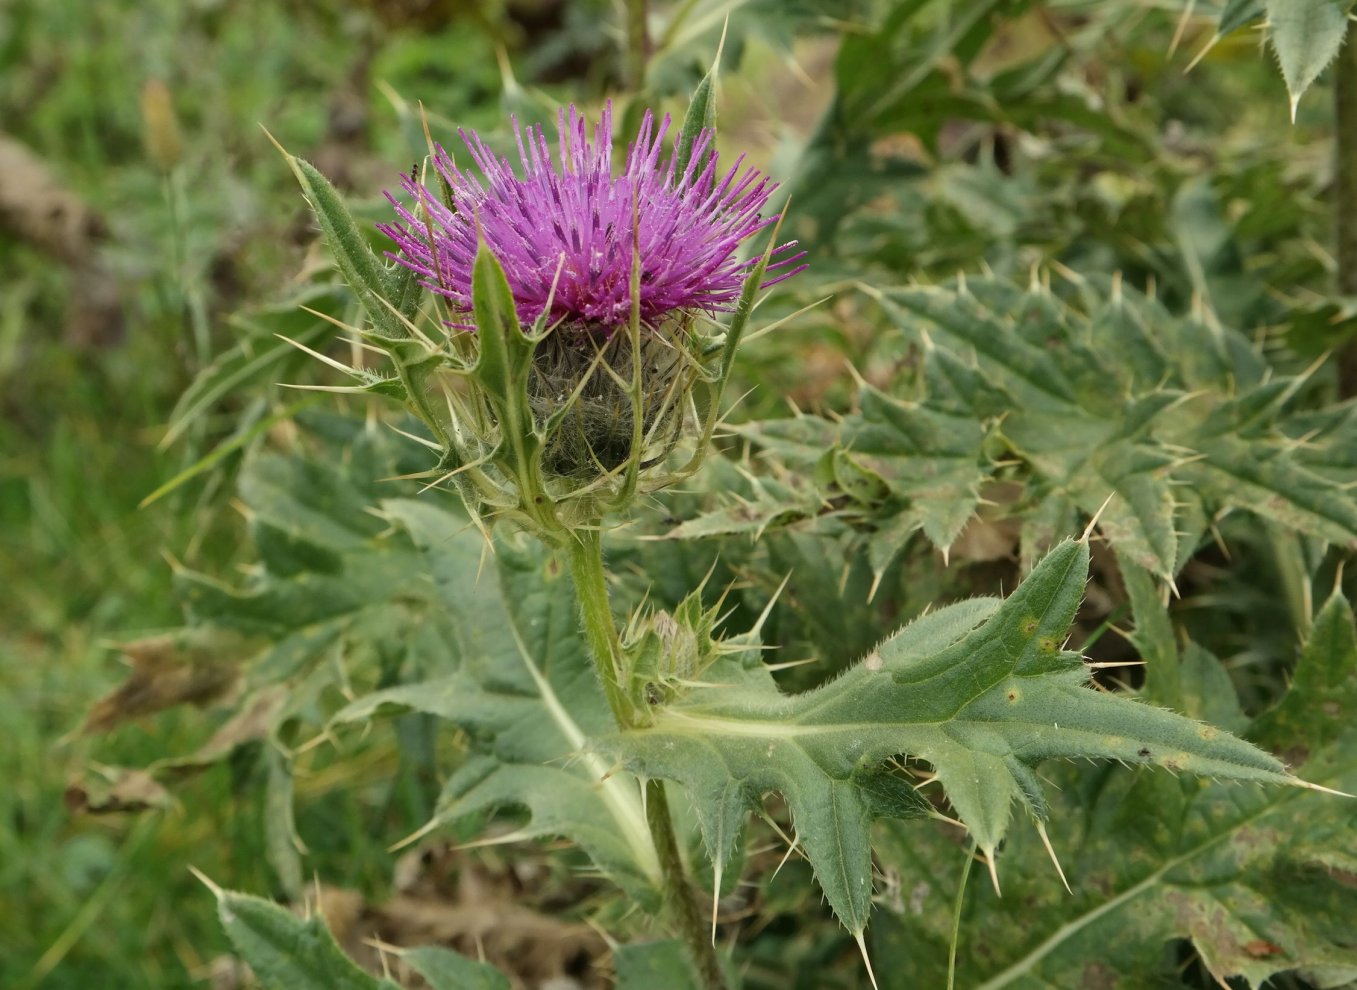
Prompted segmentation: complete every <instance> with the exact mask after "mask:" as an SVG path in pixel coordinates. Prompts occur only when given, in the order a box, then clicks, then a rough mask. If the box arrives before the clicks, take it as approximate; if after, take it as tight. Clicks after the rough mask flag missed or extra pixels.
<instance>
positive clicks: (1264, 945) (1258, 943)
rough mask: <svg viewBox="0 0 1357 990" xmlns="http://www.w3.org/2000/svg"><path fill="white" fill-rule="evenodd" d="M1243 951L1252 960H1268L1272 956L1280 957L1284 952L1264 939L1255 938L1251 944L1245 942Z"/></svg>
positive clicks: (1278, 946)
mask: <svg viewBox="0 0 1357 990" xmlns="http://www.w3.org/2000/svg"><path fill="white" fill-rule="evenodd" d="M1243 949H1244V952H1245V954H1246V955H1248V956H1251V957H1252V958H1254V959H1268V958H1270V957H1272V956H1277V955H1281V954H1282V952H1283V951H1284V950H1283V949H1282V947H1281V946H1280V945H1274V944H1273V943H1272V942H1269V941H1268V940H1267V939H1265V938H1256V939H1254V940H1253V941H1252V942H1245V943H1244V946H1243Z"/></svg>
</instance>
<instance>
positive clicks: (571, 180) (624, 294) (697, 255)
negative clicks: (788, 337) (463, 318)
mask: <svg viewBox="0 0 1357 990" xmlns="http://www.w3.org/2000/svg"><path fill="white" fill-rule="evenodd" d="M670 128H671V121H670V118H669V117H668V116H665V117H664V119H663V120H661V121H660V123H659V125H658V126H656V124H655V118H654V115H653V114H652V113H651V112H650V111H647V112H646V114H645V116H644V117H643V118H642V120H641V127H640V131H639V133H638V134H637V136H636V140H635V141H634V142H633V143H632V144H631V146H630V149H629V151H628V153H627V159H626V164H625V166H624V168H623V169H622V172H621V173H620V174H619V175H614V174H613V167H612V147H613V119H612V106H611V104H609V105H607V106H606V107H605V108H604V110H603V113H602V116H601V117H600V119H599V122H598V124H597V126H596V127H595V128H594V131H593V137H592V140H591V139H590V136H589V133H588V130H587V128H586V125H585V120H584V117H583V116H582V115H581V114H580V113H579V111H577V110H576V109H575V108H574V107H573V106H572V107H570V108H569V110H562V111H561V112H560V115H559V117H558V119H557V142H556V143H557V156H556V158H555V159H553V157H552V153H551V148H550V146H549V144H548V142H547V138H546V134H545V132H544V130H543V128H542V127H541V126H540V125H539V126H537V127H528V128H526V129H524V128H521V127H520V126H519V124H518V122H517V121H516V120H515V121H514V134H515V137H516V139H517V144H518V157H519V162H520V164H521V167H522V175H521V176H520V175H519V174H517V173H516V172H515V171H514V168H513V166H512V165H511V164H510V161H509V159H508V158H502V157H497V156H496V155H495V154H494V152H492V151H491V150H490V149H489V148H488V147H487V146H486V144H485V142H484V141H482V140H481V138H480V137H479V136H478V135H477V134H476V133H474V132H468V131H459V132H458V133H459V134H460V136H461V138H462V140H463V142H464V143H465V144H466V146H467V149H468V150H469V151H470V153H471V158H472V160H473V161H474V162H475V165H476V169H477V170H478V171H479V175H477V174H473V173H472V172H471V171H467V170H463V169H462V168H459V167H458V166H457V164H456V163H455V162H454V160H453V158H452V156H451V155H449V154H448V153H447V152H446V151H444V150H443V148H442V147H438V148H437V149H436V153H435V155H434V157H433V164H434V168H435V170H436V171H437V174H438V177H439V178H440V179H441V183H440V184H441V185H443V186H444V187H445V190H446V191H450V192H451V203H449V202H446V200H445V196H444V195H440V194H438V193H436V192H434V191H432V190H430V189H429V188H427V187H426V186H424V185H422V184H420V183H418V182H416V181H414V180H413V179H412V178H406V179H405V180H404V181H403V183H402V185H403V186H404V188H405V191H406V192H407V193H409V194H410V195H412V196H413V197H414V198H415V201H416V204H417V206H416V208H415V209H411V208H408V207H406V206H404V205H402V204H401V203H400V202H399V201H398V200H397V199H396V197H394V196H392V195H390V194H389V193H388V198H389V199H390V200H391V202H392V204H393V205H394V206H395V209H396V213H397V215H398V216H399V217H400V219H401V221H402V222H401V223H394V224H386V225H382V226H381V227H380V229H381V230H382V231H383V232H385V233H386V234H387V235H388V236H390V237H391V239H392V240H393V241H395V243H396V244H397V246H398V247H399V248H400V251H399V253H397V254H393V255H392V257H393V258H395V260H396V261H398V262H400V263H401V264H403V265H406V266H407V267H409V268H411V269H412V270H414V271H415V272H416V273H418V274H419V276H420V277H421V279H422V281H423V282H424V284H425V286H427V287H428V288H429V289H430V290H432V291H433V292H436V293H439V294H440V295H442V296H444V297H446V298H447V299H449V300H450V301H451V302H452V304H453V305H454V307H455V308H456V309H458V310H461V311H463V312H466V311H468V310H469V309H470V307H471V273H472V265H473V263H474V261H475V257H476V250H477V247H478V243H479V240H480V239H481V238H483V239H484V241H485V244H486V245H487V247H489V248H490V250H491V251H492V252H493V253H494V254H495V256H496V257H497V258H498V259H499V262H500V264H501V265H502V266H503V268H504V273H505V276H506V277H507V279H508V282H509V287H510V289H511V290H512V292H513V297H514V303H515V305H516V307H517V310H518V316H519V319H520V320H521V321H522V322H523V323H524V324H531V323H533V322H534V321H535V320H537V319H538V318H539V317H540V316H542V315H543V314H545V315H546V317H547V320H546V322H547V323H548V324H556V323H563V324H566V325H574V326H577V327H579V328H581V329H584V328H588V329H591V330H596V331H602V332H603V334H605V335H611V333H612V332H613V331H614V330H616V329H617V328H618V327H621V326H625V325H626V324H627V323H628V321H629V320H630V318H631V312H632V298H631V277H632V270H633V268H632V266H633V258H634V257H635V258H636V259H637V260H638V262H639V266H640V273H639V276H640V277H639V283H640V291H639V296H640V299H639V307H638V308H639V310H640V318H641V322H642V323H643V324H644V325H647V326H652V327H653V326H655V325H657V324H658V323H660V322H661V321H663V320H665V319H666V318H667V317H670V316H671V315H675V314H682V313H685V312H695V311H702V312H706V313H709V314H710V313H716V312H720V311H722V310H728V309H730V308H731V306H732V305H733V304H734V302H735V300H736V299H738V298H739V295H740V291H741V289H742V288H743V285H744V280H745V278H746V276H748V275H749V273H750V271H751V269H752V268H753V267H754V266H755V265H756V263H757V262H756V261H749V260H741V258H740V257H739V254H738V252H739V248H740V245H741V244H742V243H743V242H744V241H745V240H747V239H748V238H750V237H752V236H753V235H754V234H756V233H758V232H759V231H761V230H764V229H765V228H767V227H769V226H770V225H772V224H774V223H776V222H777V220H778V219H779V217H778V216H777V215H772V216H764V215H763V212H762V211H763V209H764V207H765V206H766V205H767V203H768V199H769V197H770V196H771V195H772V194H773V191H774V190H775V189H776V188H777V186H776V184H775V183H774V182H773V181H772V180H770V179H769V178H768V177H767V176H764V175H762V174H761V173H760V172H759V171H757V170H756V169H753V168H748V167H745V163H744V156H740V157H739V158H738V159H736V161H735V163H734V165H732V166H731V168H730V169H728V170H726V171H725V173H724V174H722V172H721V170H720V167H719V164H718V156H717V154H716V152H715V151H714V150H713V148H712V141H713V134H712V133H711V132H710V131H703V132H701V133H700V134H699V135H698V136H697V137H696V139H695V140H694V141H693V144H692V154H691V156H690V157H689V159H688V162H687V164H686V165H685V166H684V167H683V168H681V169H680V168H679V165H678V158H677V156H676V155H673V154H670V155H668V156H666V155H665V153H664V145H665V138H666V137H667V136H668V135H669V131H670ZM676 143H677V142H676ZM441 191H442V190H440V192H441ZM795 247H796V243H795V242H794V241H793V242H789V243H787V244H783V245H781V246H779V247H778V248H776V249H775V251H774V255H773V258H772V260H771V261H770V263H769V266H768V273H769V277H768V278H767V280H766V281H765V283H764V284H765V285H771V284H773V283H776V282H779V281H782V280H783V279H785V278H789V277H791V276H792V275H794V274H796V273H797V272H799V271H801V270H802V269H803V268H804V267H805V266H804V265H803V264H800V262H801V259H802V258H803V257H804V254H803V253H796V252H795V251H794V249H795Z"/></svg>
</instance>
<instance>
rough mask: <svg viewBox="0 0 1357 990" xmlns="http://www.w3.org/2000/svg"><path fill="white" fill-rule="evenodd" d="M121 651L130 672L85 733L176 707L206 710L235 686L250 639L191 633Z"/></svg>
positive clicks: (128, 646)
mask: <svg viewBox="0 0 1357 990" xmlns="http://www.w3.org/2000/svg"><path fill="white" fill-rule="evenodd" d="M122 651H123V653H125V654H127V656H128V658H129V659H130V660H131V661H132V673H131V675H130V676H128V678H127V680H125V681H123V683H122V684H121V685H119V686H118V688H117V690H115V691H113V693H111V694H109V695H106V696H105V697H103V698H101V699H100V700H99V701H97V702H95V704H94V706H93V707H92V708H91V709H90V713H89V715H88V716H86V718H85V724H84V726H83V727H82V728H81V732H83V733H85V734H86V735H93V734H97V733H101V732H107V731H108V730H109V729H111V728H113V727H114V726H116V725H119V724H121V723H122V722H125V721H127V720H128V719H132V718H138V717H140V716H142V715H150V714H153V713H155V712H158V711H162V710H163V709H166V708H171V707H173V706H174V705H179V704H184V703H185V702H187V703H189V704H194V705H199V706H202V705H205V704H207V703H208V702H210V701H213V700H214V699H216V698H219V697H221V696H222V695H223V694H225V693H226V692H228V691H229V690H230V689H231V688H232V687H233V686H234V685H235V683H236V680H237V678H238V677H239V675H240V663H241V661H242V660H243V659H244V658H245V657H246V656H248V654H249V652H250V649H249V640H247V639H246V638H245V637H243V636H240V635H238V634H236V633H231V632H225V631H222V630H218V629H192V630H182V631H178V632H173V633H164V634H162V635H159V636H151V637H148V638H146V639H140V640H137V641H136V642H133V643H127V644H125V645H124V646H123V647H122ZM228 724H229V723H228Z"/></svg>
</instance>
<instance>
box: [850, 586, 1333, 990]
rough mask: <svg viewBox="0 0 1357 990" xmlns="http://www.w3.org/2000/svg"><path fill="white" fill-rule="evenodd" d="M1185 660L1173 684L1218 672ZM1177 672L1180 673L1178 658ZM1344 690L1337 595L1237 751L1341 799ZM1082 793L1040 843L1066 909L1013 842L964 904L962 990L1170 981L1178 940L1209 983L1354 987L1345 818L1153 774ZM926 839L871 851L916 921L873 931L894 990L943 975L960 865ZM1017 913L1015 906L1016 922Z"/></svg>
mask: <svg viewBox="0 0 1357 990" xmlns="http://www.w3.org/2000/svg"><path fill="white" fill-rule="evenodd" d="M1154 611H1155V610H1151V614H1147V615H1144V616H1142V615H1141V614H1140V610H1139V609H1138V610H1137V626H1138V628H1139V629H1140V630H1142V631H1143V630H1144V628H1145V626H1146V624H1147V622H1153V621H1156V620H1155V619H1154V615H1153V614H1152V613H1153V612H1154ZM1192 652H1194V649H1193V647H1191V646H1189V647H1188V649H1186V650H1184V652H1183V656H1182V663H1183V664H1184V673H1186V668H1187V666H1188V665H1189V664H1191V663H1200V662H1209V663H1210V664H1211V665H1212V666H1213V667H1214V668H1215V669H1216V670H1219V669H1220V668H1219V663H1218V661H1215V660H1214V659H1209V661H1203V660H1202V659H1201V658H1200V648H1196V652H1198V656H1199V659H1198V660H1192V659H1191V658H1190V654H1191V653H1192ZM1171 659H1172V661H1173V662H1175V663H1176V662H1177V660H1178V658H1177V656H1176V650H1175V656H1174V657H1172V658H1171ZM1355 674H1357V638H1355V634H1354V624H1353V615H1352V609H1351V606H1350V605H1349V604H1348V602H1347V601H1346V600H1345V599H1344V598H1343V597H1342V596H1341V595H1335V596H1333V597H1332V598H1330V599H1329V601H1328V602H1327V603H1326V604H1325V605H1324V607H1323V608H1322V609H1320V611H1319V613H1318V615H1316V617H1315V622H1314V630H1313V632H1312V634H1311V637H1310V639H1309V640H1308V642H1307V643H1306V646H1305V649H1304V651H1303V652H1302V654H1301V657H1300V661H1299V664H1298V666H1297V668H1296V670H1295V675H1294V679H1293V681H1292V687H1291V689H1290V690H1289V691H1288V692H1287V694H1286V695H1285V696H1284V697H1283V699H1282V700H1281V701H1280V702H1279V703H1278V704H1277V705H1276V706H1275V707H1274V708H1272V709H1271V710H1269V711H1267V712H1265V713H1263V714H1262V715H1261V716H1259V717H1258V718H1257V719H1255V720H1253V721H1252V724H1250V725H1248V726H1247V728H1246V729H1245V730H1244V732H1245V735H1246V737H1248V738H1252V739H1254V740H1256V741H1257V742H1259V743H1260V744H1263V745H1266V746H1268V747H1269V748H1272V749H1274V750H1275V751H1276V752H1279V753H1281V754H1283V755H1284V756H1285V758H1286V759H1288V760H1289V761H1291V762H1292V763H1293V765H1295V766H1296V767H1297V769H1298V771H1299V772H1300V773H1302V774H1303V775H1304V776H1305V777H1306V779H1308V780H1311V781H1314V782H1315V783H1318V784H1322V785H1324V786H1327V787H1332V788H1336V789H1342V790H1346V791H1349V792H1351V791H1353V790H1354V788H1357V732H1354V731H1353V729H1352V725H1353V723H1352V718H1351V713H1352V711H1353V709H1354V706H1355V705H1357V693H1354V692H1355V691H1357V688H1354V685H1355V684H1357V678H1355V677H1354V675H1355ZM1184 684H1185V687H1184V697H1185V701H1186V703H1187V705H1188V707H1189V708H1198V709H1199V710H1200V708H1202V707H1206V708H1210V707H1212V706H1215V707H1217V708H1219V707H1220V706H1221V705H1226V704H1233V703H1235V702H1234V698H1233V693H1232V692H1228V693H1226V694H1224V695H1222V694H1221V692H1220V685H1219V684H1218V683H1216V682H1214V681H1213V680H1211V679H1210V678H1207V679H1199V680H1197V681H1196V686H1195V687H1194V686H1193V685H1192V682H1191V681H1190V680H1188V679H1186V678H1185V680H1184ZM1226 684H1227V686H1228V680H1227V682H1226ZM1077 776H1078V777H1079V778H1082V779H1076V774H1075V772H1073V771H1068V772H1060V773H1059V774H1058V776H1057V777H1056V778H1055V780H1056V782H1057V783H1058V784H1059V785H1060V788H1059V790H1057V791H1056V792H1055V793H1054V795H1053V799H1052V804H1051V815H1052V823H1051V832H1050V836H1051V841H1052V843H1053V844H1054V846H1055V848H1056V849H1057V850H1058V851H1059V853H1060V857H1061V861H1062V863H1063V865H1064V869H1065V873H1066V875H1067V876H1068V877H1069V879H1070V883H1071V886H1072V887H1073V896H1070V895H1069V894H1067V893H1066V892H1065V890H1064V889H1063V887H1061V886H1060V884H1059V881H1058V880H1057V879H1056V878H1055V877H1054V875H1053V873H1052V871H1051V870H1050V868H1049V867H1048V866H1046V865H1045V864H1044V863H1043V861H1042V860H1043V854H1042V850H1041V848H1040V846H1039V845H1038V844H1037V843H1036V841H1035V840H1034V839H1033V838H1032V837H1030V836H1028V835H1025V834H1022V833H1017V834H1015V835H1014V836H1013V837H1012V839H1011V841H1010V845H1009V847H1008V850H1007V855H1006V857H1005V859H1004V863H1005V883H1004V897H1003V898H1002V899H1000V898H997V897H994V896H992V895H991V894H990V892H989V891H987V890H986V889H984V888H983V887H978V888H974V887H973V888H972V890H971V892H970V895H969V898H968V902H967V905H966V911H965V914H964V915H963V919H964V920H963V925H964V929H963V934H962V951H961V956H960V966H961V973H960V977H959V979H960V985H964V986H977V987H985V988H988V990H999V988H1001V987H1012V988H1026V987H1042V986H1052V985H1055V986H1077V985H1080V983H1081V981H1082V982H1083V983H1089V982H1096V983H1097V985H1100V986H1106V987H1108V988H1119V987H1126V988H1131V987H1141V986H1147V985H1151V984H1152V983H1154V981H1161V982H1162V981H1171V980H1173V979H1174V977H1173V974H1174V973H1175V972H1176V971H1178V970H1179V969H1180V966H1181V963H1180V960H1179V959H1178V958H1175V957H1174V956H1173V955H1172V954H1166V953H1165V952H1164V950H1163V946H1164V945H1165V944H1166V943H1169V942H1170V941H1171V940H1173V939H1188V940H1190V941H1191V945H1192V948H1193V949H1195V951H1196V953H1197V955H1198V956H1199V957H1200V960H1201V964H1202V966H1203V967H1204V969H1205V971H1206V972H1205V974H1203V975H1204V976H1205V978H1206V979H1208V980H1215V981H1218V982H1221V983H1224V982H1225V981H1226V980H1227V979H1231V978H1235V977H1239V978H1242V979H1243V981H1244V982H1245V983H1246V984H1247V985H1248V986H1249V987H1260V986H1262V985H1263V984H1264V983H1265V982H1266V981H1268V980H1272V979H1273V978H1275V977H1277V976H1279V974H1283V973H1290V974H1294V975H1296V976H1298V977H1300V978H1301V979H1303V980H1305V981H1307V982H1308V983H1309V985H1313V986H1318V987H1337V986H1345V985H1348V984H1349V983H1350V981H1351V980H1353V979H1354V977H1357V947H1354V945H1353V943H1352V939H1351V932H1350V930H1349V927H1350V926H1348V924H1347V920H1346V919H1349V918H1351V917H1352V916H1353V913H1354V912H1355V911H1357V894H1355V893H1354V890H1353V887H1352V884H1351V882H1350V879H1349V878H1350V877H1351V875H1352V872H1353V868H1354V866H1357V845H1354V843H1353V833H1352V828H1351V815H1352V812H1351V808H1350V805H1349V802H1347V801H1344V800H1340V799H1335V798H1332V797H1329V796H1326V795H1317V794H1314V793H1312V792H1306V791H1298V790H1295V789H1289V788H1288V789H1277V788H1265V789H1262V790H1252V789H1248V788H1241V787H1238V786H1231V785H1229V784H1224V783H1210V782H1202V781H1198V780H1190V779H1181V778H1174V777H1169V776H1167V775H1163V774H1153V775H1131V774H1126V773H1123V772H1118V771H1116V770H1108V771H1106V772H1104V773H1101V774H1095V775H1088V774H1086V773H1083V772H1082V771H1081V772H1079V774H1078V775H1077ZM920 831H921V830H919V829H909V830H905V829H902V828H891V829H889V831H888V833H887V835H886V837H885V838H884V839H883V842H882V846H881V848H880V850H879V854H880V855H881V857H882V859H883V861H884V862H885V863H886V864H887V867H888V869H889V870H891V871H897V870H898V871H899V873H898V879H899V882H900V883H901V884H902V885H903V888H904V889H903V890H902V894H901V896H902V897H904V898H906V899H907V898H909V897H910V896H911V892H912V893H913V896H915V898H916V900H915V902H914V905H915V906H914V908H912V909H896V910H895V911H894V912H892V911H886V912H882V913H881V914H880V915H879V916H878V918H877V924H876V925H875V926H874V934H875V936H876V941H875V948H876V949H877V951H878V952H879V953H880V955H881V956H882V957H883V963H884V965H899V966H900V967H902V969H901V970H900V971H899V982H898V983H888V984H885V985H888V986H896V985H898V986H911V985H920V984H925V985H926V984H931V983H933V982H940V981H941V980H942V979H943V978H944V973H945V970H946V945H947V939H948V936H949V934H950V931H949V925H948V922H947V918H946V917H944V915H945V914H946V912H947V905H948V904H949V902H950V898H951V896H952V891H953V890H954V888H955V877H956V876H957V874H958V872H959V867H960V856H961V851H960V850H959V849H958V848H957V847H956V845H955V843H953V842H952V841H950V839H949V838H947V837H944V836H941V835H939V834H937V833H933V834H931V835H929V834H924V835H921V834H920ZM1009 864H1011V867H1010V866H1009ZM893 875H894V874H893ZM1015 902H1020V903H1022V904H1023V905H1024V910H1023V911H1022V912H1021V916H1019V915H1017V914H1015V912H1014V911H1013V910H1012V905H1013V903H1015ZM906 912H912V913H906ZM921 912H922V913H921ZM970 932H974V933H975V934H967V933H970ZM980 933H983V935H982V934H980ZM1269 985H1274V984H1269ZM1277 985H1285V984H1277Z"/></svg>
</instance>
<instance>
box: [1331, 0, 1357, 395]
mask: <svg viewBox="0 0 1357 990" xmlns="http://www.w3.org/2000/svg"><path fill="white" fill-rule="evenodd" d="M1333 99H1334V118H1335V119H1334V157H1335V162H1334V180H1333V217H1334V227H1335V230H1334V235H1335V237H1334V239H1335V242H1336V248H1337V250H1336V252H1335V254H1336V259H1335V260H1336V262H1337V265H1338V291H1339V293H1340V294H1341V295H1344V296H1355V295H1357V24H1354V23H1349V24H1348V36H1347V42H1346V43H1345V44H1344V45H1343V47H1342V48H1341V49H1340V50H1339V52H1338V59H1337V65H1336V66H1335V67H1334V75H1333ZM1335 357H1336V359H1337V362H1338V393H1339V396H1340V397H1341V398H1350V397H1352V396H1354V395H1357V341H1352V340H1349V341H1347V342H1346V343H1343V344H1342V345H1340V346H1339V348H1338V353H1337V354H1336V355H1335Z"/></svg>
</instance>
